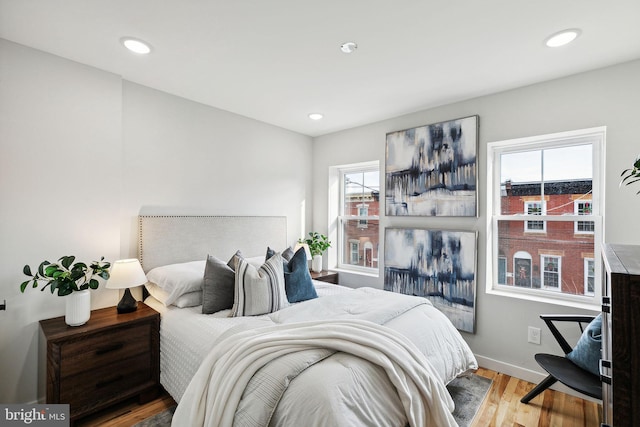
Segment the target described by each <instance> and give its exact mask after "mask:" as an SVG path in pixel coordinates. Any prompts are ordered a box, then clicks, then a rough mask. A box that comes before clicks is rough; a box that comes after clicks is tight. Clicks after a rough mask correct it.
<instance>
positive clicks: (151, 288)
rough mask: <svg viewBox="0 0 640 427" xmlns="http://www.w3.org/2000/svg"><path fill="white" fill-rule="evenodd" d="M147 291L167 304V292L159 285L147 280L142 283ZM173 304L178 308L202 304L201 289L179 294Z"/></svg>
mask: <svg viewBox="0 0 640 427" xmlns="http://www.w3.org/2000/svg"><path fill="white" fill-rule="evenodd" d="M144 287H145V288H147V291H148V292H149V295H151V296H152V297H154V298H155V299H157V300H158V301H160V302H161V303H162V304H164V305H165V306H169V305H170V304H167V300H168V299H169V294H168V293H167V292H166V291H164V290H163V289H162V288H161V287H160V286H158V285H156V284H155V283H152V282H147V283H146V284H145V285H144ZM173 305H175V306H176V307H179V308H185V307H195V306H197V305H202V291H200V290H198V291H193V292H187V293H186V294H183V295H180V296H179V297H178V298H177V299H176V300H175V301H174V302H173Z"/></svg>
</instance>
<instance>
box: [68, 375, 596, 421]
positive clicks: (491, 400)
mask: <svg viewBox="0 0 640 427" xmlns="http://www.w3.org/2000/svg"><path fill="white" fill-rule="evenodd" d="M476 374H478V375H481V376H483V377H486V378H490V379H492V380H493V383H492V384H491V389H490V390H489V392H488V393H487V397H486V398H485V400H484V402H483V403H482V405H481V406H480V409H479V410H478V414H477V415H476V418H475V420H474V423H473V424H472V427H550V426H553V427H577V426H580V427H599V426H600V422H601V421H600V420H601V419H602V406H601V405H599V404H597V403H595V402H592V401H589V400H584V399H580V398H577V397H574V396H571V395H568V394H565V393H561V392H558V391H553V390H547V391H545V392H544V393H542V394H541V395H540V396H538V397H536V398H535V399H533V400H532V401H531V403H529V404H528V405H525V404H522V403H520V399H521V398H522V397H523V396H524V395H525V394H527V393H528V392H529V391H530V390H531V389H532V388H533V387H534V386H535V384H532V383H530V382H527V381H523V380H520V379H518V378H514V377H510V376H509V375H505V374H501V373H498V372H495V371H491V370H488V369H483V368H480V369H478V371H477V372H476ZM173 405H175V402H174V401H173V399H172V398H171V397H170V396H168V395H167V394H166V393H165V394H163V395H161V396H160V397H158V398H157V399H155V400H152V401H151V402H149V403H146V404H144V405H138V404H137V403H136V402H135V401H132V402H125V403H123V404H121V405H117V406H116V407H114V408H112V409H110V410H108V411H103V412H101V413H98V414H96V415H94V416H92V417H91V418H87V419H85V420H82V421H81V422H78V423H76V424H75V425H76V426H78V427H86V426H104V427H130V426H132V425H134V424H135V423H137V422H139V421H142V420H144V419H146V418H148V417H151V416H152V415H154V414H157V413H159V412H162V411H164V410H165V409H168V408H170V407H172V406H173Z"/></svg>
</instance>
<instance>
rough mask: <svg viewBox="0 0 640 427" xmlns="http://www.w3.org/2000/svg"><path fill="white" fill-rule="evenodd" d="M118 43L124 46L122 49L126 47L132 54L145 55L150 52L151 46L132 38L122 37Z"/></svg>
mask: <svg viewBox="0 0 640 427" xmlns="http://www.w3.org/2000/svg"><path fill="white" fill-rule="evenodd" d="M120 42H121V43H122V44H123V45H124V47H126V48H127V49H129V50H130V51H131V52H133V53H138V54H140V55H146V54H147V53H149V52H151V45H150V44H149V43H147V42H145V41H142V40H140V39H135V38H133V37H123V38H121V39H120Z"/></svg>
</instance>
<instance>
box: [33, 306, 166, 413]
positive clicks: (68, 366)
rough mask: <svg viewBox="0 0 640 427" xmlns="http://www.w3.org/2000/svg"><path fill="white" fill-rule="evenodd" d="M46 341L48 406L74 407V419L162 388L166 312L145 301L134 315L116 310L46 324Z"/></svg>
mask: <svg viewBox="0 0 640 427" xmlns="http://www.w3.org/2000/svg"><path fill="white" fill-rule="evenodd" d="M40 327H41V331H42V335H43V339H44V340H45V342H46V365H47V368H46V372H47V373H46V388H47V403H68V404H70V411H71V420H72V421H76V420H77V419H79V418H81V417H83V416H85V415H88V414H90V413H92V412H95V411H98V410H100V409H103V408H106V407H107V406H110V405H112V404H114V403H116V402H119V401H122V400H124V399H128V398H130V397H134V396H139V397H140V399H141V401H146V400H149V399H152V398H153V397H155V394H156V393H157V391H158V387H159V384H160V314H159V313H158V312H156V311H155V310H153V309H152V308H150V307H148V306H147V305H145V304H143V303H140V302H139V303H138V309H137V310H136V311H134V312H132V313H125V314H118V313H117V311H116V308H115V307H109V308H103V309H100V310H94V311H92V312H91V318H90V319H89V321H88V322H87V323H86V324H84V325H82V326H77V327H71V326H67V325H66V323H65V322H64V317H56V318H54V319H47V320H42V321H40Z"/></svg>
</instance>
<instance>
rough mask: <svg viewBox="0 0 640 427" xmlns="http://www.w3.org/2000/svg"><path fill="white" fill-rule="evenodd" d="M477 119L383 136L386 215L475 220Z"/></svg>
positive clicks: (455, 121)
mask: <svg viewBox="0 0 640 427" xmlns="http://www.w3.org/2000/svg"><path fill="white" fill-rule="evenodd" d="M477 151H478V116H470V117H465V118H461V119H456V120H450V121H446V122H440V123H434V124H430V125H426V126H421V127H416V128H412V129H406V130H401V131H396V132H390V133H388V134H387V145H386V167H385V183H386V189H385V192H386V214H387V215H396V216H477V212H478V210H477V205H478V200H477V199H478V197H477V193H476V188H477V183H478V178H477V162H476V155H477V154H476V153H477Z"/></svg>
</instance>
